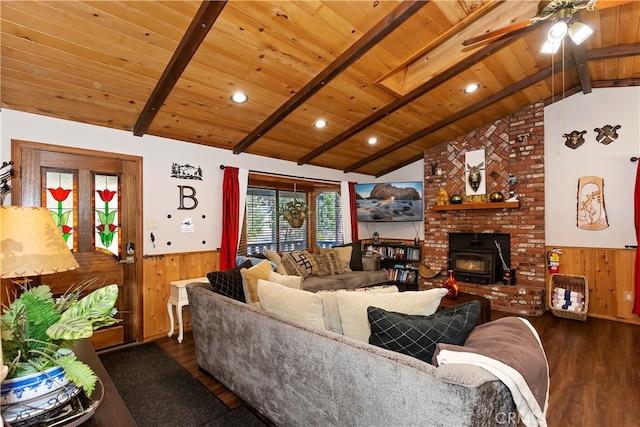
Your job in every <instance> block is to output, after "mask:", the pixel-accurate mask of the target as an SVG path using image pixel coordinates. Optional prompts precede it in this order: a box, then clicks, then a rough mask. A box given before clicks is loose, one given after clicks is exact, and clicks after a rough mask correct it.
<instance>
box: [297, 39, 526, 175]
mask: <svg viewBox="0 0 640 427" xmlns="http://www.w3.org/2000/svg"><path fill="white" fill-rule="evenodd" d="M517 37H518V36H510V37H505V38H502V39H500V40H498V41H496V42H494V43H491V44H489V45H487V46H485V47H484V48H482V49H480V50H478V51H477V52H475V53H474V54H472V55H469V56H468V57H466V58H465V59H463V60H462V61H460V62H458V63H457V64H454V65H453V66H451V67H449V68H448V69H447V70H445V71H443V72H442V73H440V74H438V75H437V76H435V77H434V78H432V79H431V80H429V81H427V82H425V83H423V84H421V85H420V86H417V87H416V88H415V89H413V90H411V91H410V92H407V93H406V94H405V95H403V96H401V97H400V98H397V99H396V100H394V101H393V102H391V103H389V104H387V105H385V106H384V107H382V108H379V109H378V110H377V111H376V112H375V113H373V114H371V115H369V116H367V117H365V118H364V119H362V120H361V121H359V122H358V123H356V124H355V125H353V126H351V127H350V128H349V129H347V130H345V131H344V132H342V133H340V134H338V135H336V136H334V137H333V138H331V139H330V140H329V141H327V142H325V143H324V144H322V145H321V146H319V147H318V148H316V149H314V150H313V151H311V152H310V153H308V154H306V155H305V156H303V157H301V158H300V159H299V160H298V164H299V165H303V164H306V163H309V162H310V161H311V160H312V159H314V158H316V157H318V156H319V155H321V154H323V153H325V152H327V151H329V150H330V149H332V148H334V147H335V146H337V145H339V144H341V143H342V142H344V141H345V140H347V139H348V138H350V137H352V136H353V135H355V134H357V133H358V132H360V131H362V130H364V129H366V128H368V127H369V126H371V125H373V124H374V123H375V122H377V121H379V120H381V119H383V118H384V117H386V116H388V115H389V114H391V113H393V112H394V111H396V110H399V109H400V108H402V107H404V106H405V105H407V104H409V103H410V102H411V101H413V100H415V99H417V98H419V97H421V96H422V95H424V94H425V93H427V92H429V91H430V90H432V89H434V88H436V87H438V86H440V85H441V84H443V83H444V82H446V81H447V80H449V79H451V78H452V77H455V76H456V75H458V74H459V73H461V72H463V71H464V70H466V69H467V68H469V67H471V66H473V65H474V64H477V63H478V62H480V61H482V60H483V59H484V58H486V57H487V56H489V55H492V54H493V53H494V52H497V51H499V50H500V49H502V48H503V47H505V46H507V45H509V44H510V43H512V42H513V41H514V40H515V39H516V38H517Z"/></svg>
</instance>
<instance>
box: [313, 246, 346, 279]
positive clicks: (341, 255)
mask: <svg viewBox="0 0 640 427" xmlns="http://www.w3.org/2000/svg"><path fill="white" fill-rule="evenodd" d="M331 251H335V252H336V253H337V254H338V258H340V264H341V265H342V271H344V272H345V273H351V253H352V252H353V247H351V246H340V247H334V248H331V249H324V250H323V249H320V253H328V252H331Z"/></svg>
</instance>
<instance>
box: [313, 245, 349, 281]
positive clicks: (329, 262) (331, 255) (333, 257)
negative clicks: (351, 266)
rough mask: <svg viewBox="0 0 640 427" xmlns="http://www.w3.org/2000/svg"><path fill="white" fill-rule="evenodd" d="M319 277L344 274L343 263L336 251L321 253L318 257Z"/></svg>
mask: <svg viewBox="0 0 640 427" xmlns="http://www.w3.org/2000/svg"><path fill="white" fill-rule="evenodd" d="M317 261H318V270H319V271H318V275H319V276H331V275H334V274H343V273H344V272H345V271H344V270H343V268H342V262H341V261H340V257H339V256H338V253H337V252H336V251H330V252H325V253H320V254H318V255H317Z"/></svg>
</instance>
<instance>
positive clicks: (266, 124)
mask: <svg viewBox="0 0 640 427" xmlns="http://www.w3.org/2000/svg"><path fill="white" fill-rule="evenodd" d="M427 3H429V0H419V1H417V0H413V1H404V2H402V3H400V5H398V7H396V8H395V9H394V10H393V12H391V13H390V14H389V15H387V16H386V17H385V18H384V19H382V20H381V21H380V22H378V23H377V24H376V25H375V26H373V28H371V29H370V30H369V31H368V32H367V33H366V34H365V35H363V36H362V37H360V39H359V40H358V41H357V42H355V43H354V44H353V45H351V46H350V47H349V48H348V49H347V50H345V51H344V52H343V53H342V54H341V55H340V56H338V58H336V60H335V61H333V62H332V63H331V64H329V66H327V68H325V69H324V70H322V71H321V72H320V73H319V74H318V75H317V76H316V77H314V78H313V79H312V80H311V81H310V82H309V83H307V84H306V85H305V86H304V87H303V88H302V89H300V90H299V91H298V92H297V93H296V94H295V95H293V96H292V97H291V98H289V99H288V100H287V102H285V103H284V104H282V105H281V106H280V107H279V108H278V109H277V110H276V111H274V112H273V113H272V114H271V115H270V116H269V117H267V119H266V120H265V121H263V122H262V123H261V124H260V125H258V127H257V128H255V129H254V130H252V131H251V132H250V133H249V134H248V135H247V136H245V137H244V138H243V139H242V141H240V142H239V143H237V144H236V145H235V147H233V153H234V154H240V153H242V152H243V151H246V150H247V148H249V147H250V146H251V145H252V144H253V143H254V142H256V141H257V140H258V138H260V137H261V136H262V135H264V134H265V133H267V132H268V131H269V130H271V129H272V128H273V127H274V126H275V125H277V124H278V123H280V122H281V121H282V120H284V119H285V118H286V117H287V116H288V115H289V114H291V113H292V112H293V111H294V110H295V109H296V108H298V107H299V106H300V105H302V104H303V103H304V102H305V101H306V100H307V99H309V98H311V96H313V95H314V94H315V93H316V92H318V91H319V90H320V89H322V87H323V86H324V85H326V84H327V83H329V82H330V81H331V80H333V79H334V78H336V77H337V76H338V75H340V73H342V72H343V71H344V70H345V69H346V68H347V67H349V66H350V65H351V64H353V63H354V62H355V61H357V60H358V59H359V58H360V57H361V56H362V55H364V54H365V53H367V52H368V51H369V50H370V49H371V48H372V47H374V46H376V45H377V44H378V42H380V41H381V40H382V39H384V38H385V37H386V36H388V35H389V34H391V33H392V32H393V31H394V30H395V29H396V28H398V27H399V26H400V25H402V24H403V23H404V22H405V21H406V20H407V19H409V18H410V17H411V16H413V15H414V14H415V13H416V12H417V11H418V10H420V8H422V7H423V6H424V5H426V4H427Z"/></svg>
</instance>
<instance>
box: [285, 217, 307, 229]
mask: <svg viewBox="0 0 640 427" xmlns="http://www.w3.org/2000/svg"><path fill="white" fill-rule="evenodd" d="M287 222H288V223H289V225H290V226H291V227H293V228H300V227H302V224H304V218H291V219H289V220H287Z"/></svg>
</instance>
